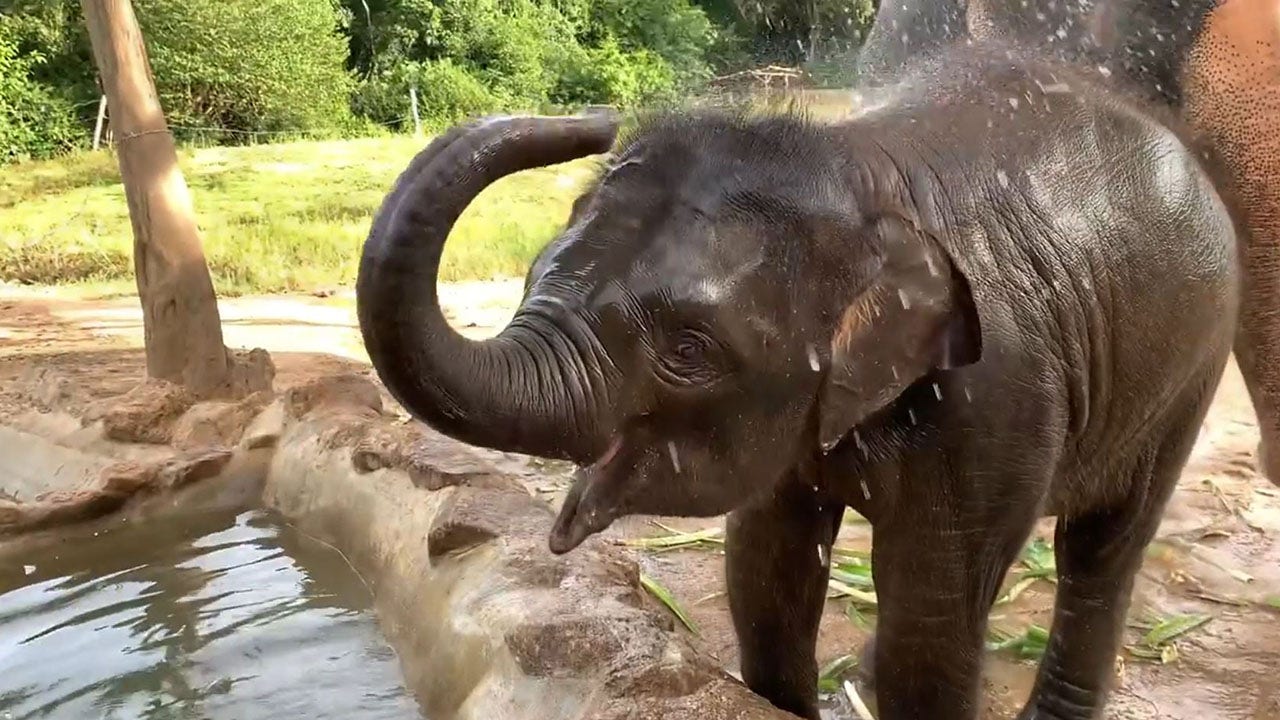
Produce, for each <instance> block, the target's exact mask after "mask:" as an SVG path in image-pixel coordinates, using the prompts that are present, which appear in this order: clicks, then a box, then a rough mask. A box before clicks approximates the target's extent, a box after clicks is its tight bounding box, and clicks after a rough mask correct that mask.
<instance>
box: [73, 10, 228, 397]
mask: <svg viewBox="0 0 1280 720" xmlns="http://www.w3.org/2000/svg"><path fill="white" fill-rule="evenodd" d="M81 7H82V8H83V10H84V16H85V20H86V22H87V24H88V27H89V38H90V42H91V44H92V47H93V55H94V58H95V59H96V62H97V66H98V72H99V73H100V74H101V76H102V85H103V89H104V90H105V91H106V94H107V103H108V106H109V107H110V109H111V122H112V127H113V128H114V130H115V138H116V140H115V142H116V152H117V155H118V158H119V162H120V176H121V178H122V179H123V180H124V191H125V199H126V200H127V201H128V203H129V217H130V219H131V220H132V223H133V237H134V244H133V251H134V269H135V272H136V273H137V282H138V295H139V297H140V299H141V301H142V317H143V327H144V332H145V336H146V355H147V375H148V376H149V377H151V378H155V379H160V380H168V381H170V382H174V383H178V384H181V385H184V386H186V387H187V388H188V389H189V390H190V391H191V392H192V393H193V394H195V395H196V396H198V397H210V396H215V395H220V394H224V393H225V392H227V389H228V387H229V384H230V382H231V376H232V366H233V361H232V359H231V358H230V357H229V355H228V352H227V349H226V347H225V346H223V344H222V323H221V320H220V318H219V317H218V305H217V300H216V298H215V297H214V292H213V281H212V280H211V279H210V277H209V268H208V266H207V265H206V264H205V258H204V250H203V248H201V245H200V237H199V233H198V230H197V228H196V221H195V210H194V208H193V207H192V203H191V195H190V193H189V192H188V190H187V184H186V181H185V180H184V179H183V177H182V171H181V170H180V169H179V168H178V153H177V150H176V149H175V148H174V144H173V136H172V135H170V134H169V129H168V126H167V124H166V123H165V119H164V113H163V112H162V111H161V108H160V100H159V98H158V97H157V95H156V88H155V84H154V82H153V81H152V78H151V66H150V63H149V61H148V59H147V51H146V47H145V45H144V44H143V41H142V34H141V31H140V30H139V29H138V21H137V18H136V17H135V16H134V14H133V7H132V5H131V4H130V2H129V0H81Z"/></svg>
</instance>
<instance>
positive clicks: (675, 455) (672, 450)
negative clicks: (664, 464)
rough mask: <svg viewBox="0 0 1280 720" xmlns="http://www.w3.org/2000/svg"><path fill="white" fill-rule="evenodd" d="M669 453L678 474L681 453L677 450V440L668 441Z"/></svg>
mask: <svg viewBox="0 0 1280 720" xmlns="http://www.w3.org/2000/svg"><path fill="white" fill-rule="evenodd" d="M667 454H668V455H670V456H671V467H673V468H675V471H676V474H677V475H679V474H680V454H679V453H677V452H676V444H675V441H670V442H668V443H667Z"/></svg>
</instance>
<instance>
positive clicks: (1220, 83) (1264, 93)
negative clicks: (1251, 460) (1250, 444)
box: [1184, 0, 1280, 484]
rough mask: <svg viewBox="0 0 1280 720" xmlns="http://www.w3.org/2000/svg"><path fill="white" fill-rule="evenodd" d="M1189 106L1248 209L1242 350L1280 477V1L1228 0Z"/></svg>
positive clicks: (1264, 465)
mask: <svg viewBox="0 0 1280 720" xmlns="http://www.w3.org/2000/svg"><path fill="white" fill-rule="evenodd" d="M1184 83H1185V86H1186V92H1185V97H1186V114H1187V116H1188V118H1189V119H1190V120H1191V122H1192V123H1193V125H1194V126H1195V127H1196V128H1198V129H1199V130H1200V131H1202V132H1204V133H1206V134H1207V135H1208V136H1209V137H1210V138H1211V139H1212V141H1213V144H1214V145H1215V147H1216V148H1217V149H1218V151H1219V153H1220V154H1221V156H1222V159H1223V160H1224V161H1225V164H1226V166H1227V170H1228V172H1229V174H1230V180H1231V184H1232V185H1233V186H1234V192H1233V194H1234V195H1235V197H1234V199H1233V202H1232V204H1233V206H1235V207H1236V209H1237V210H1238V211H1240V212H1241V214H1242V215H1243V220H1244V225H1245V228H1244V231H1245V237H1244V244H1243V248H1242V251H1243V252H1242V259H1243V260H1244V266H1245V267H1244V269H1245V278H1244V299H1243V300H1244V301H1243V307H1242V308H1241V316H1240V330H1239V334H1238V337H1237V339H1236V346H1235V354H1236V360H1237V362H1238V363H1239V365H1240V371H1241V373H1242V374H1243V375H1244V378H1245V382H1246V384H1247V385H1248V388H1249V395H1250V398H1251V399H1252V401H1253V406H1254V410H1255V412H1256V414H1257V418H1258V428H1259V431H1260V433H1261V436H1262V443H1261V445H1260V446H1259V449H1260V452H1259V455H1260V457H1259V465H1260V469H1261V470H1262V471H1263V473H1264V474H1266V476H1267V477H1268V478H1269V479H1270V480H1271V481H1272V482H1273V483H1277V484H1280V0H1224V2H1221V3H1219V4H1218V6H1217V7H1216V8H1214V10H1213V11H1212V12H1211V14H1210V15H1209V17H1208V19H1207V21H1206V22H1205V25H1204V29H1203V31H1202V32H1201V35H1200V37H1199V39H1198V41H1197V43H1196V45H1195V48H1194V49H1193V51H1192V54H1191V57H1190V59H1189V62H1188V64H1187V70H1186V76H1185V78H1184Z"/></svg>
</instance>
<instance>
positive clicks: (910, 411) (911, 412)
mask: <svg viewBox="0 0 1280 720" xmlns="http://www.w3.org/2000/svg"><path fill="white" fill-rule="evenodd" d="M907 417H909V418H911V424H912V425H915V424H916V411H915V410H914V409H912V408H907Z"/></svg>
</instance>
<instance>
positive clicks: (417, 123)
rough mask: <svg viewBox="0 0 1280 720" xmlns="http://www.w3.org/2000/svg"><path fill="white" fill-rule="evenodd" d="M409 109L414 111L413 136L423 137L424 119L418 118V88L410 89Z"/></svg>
mask: <svg viewBox="0 0 1280 720" xmlns="http://www.w3.org/2000/svg"><path fill="white" fill-rule="evenodd" d="M409 107H410V108H412V109H413V134H414V135H418V136H421V135H422V118H420V117H418V88H416V87H411V88H409Z"/></svg>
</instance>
